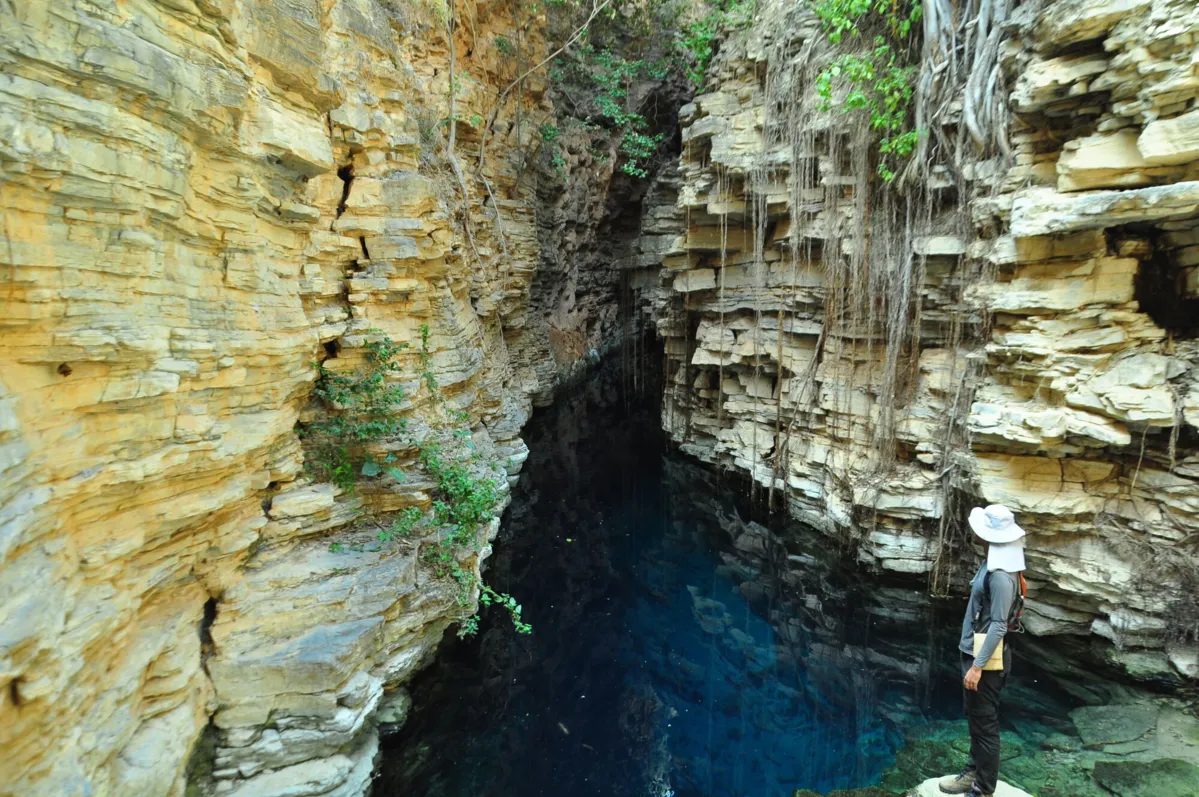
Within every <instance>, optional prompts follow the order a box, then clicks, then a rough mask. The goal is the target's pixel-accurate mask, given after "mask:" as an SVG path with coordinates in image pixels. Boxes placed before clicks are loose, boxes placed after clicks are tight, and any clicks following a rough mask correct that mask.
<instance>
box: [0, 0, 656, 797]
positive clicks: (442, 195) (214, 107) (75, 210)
mask: <svg viewBox="0 0 1199 797" xmlns="http://www.w3.org/2000/svg"><path fill="white" fill-rule="evenodd" d="M448 16H449V9H447V8H446V7H445V6H444V4H440V3H438V2H430V3H421V2H407V1H406V0H339V1H338V2H321V0H172V1H171V2H154V1H153V0H135V2H108V1H102V2H83V1H82V0H80V1H79V2H73V1H72V2H54V3H48V2H47V3H42V2H35V3H16V4H13V3H4V2H0V170H2V172H0V206H2V207H0V213H2V214H3V226H2V228H0V234H2V235H3V245H0V273H2V274H3V276H2V280H3V283H4V285H5V286H6V287H5V288H4V292H3V298H2V299H0V303H2V309H0V324H2V326H3V330H4V346H3V351H2V353H0V686H2V687H3V688H2V691H0V749H3V750H4V754H3V756H2V758H3V762H2V763H0V771H2V772H3V777H0V794H5V795H21V796H22V797H30V795H56V797H57V796H58V795H63V796H64V797H66V796H67V795H85V794H86V795H96V796H97V797H99V796H100V795H152V794H162V795H167V794H172V795H179V794H183V793H184V790H185V787H186V786H187V784H189V783H190V785H191V787H192V788H194V789H196V790H197V792H196V793H200V794H204V793H218V794H231V795H256V796H257V797H265V796H266V795H272V794H288V795H303V794H323V795H356V794H361V793H362V792H363V790H364V789H365V788H366V787H367V785H368V783H369V778H370V773H371V770H372V767H373V762H374V752H375V750H376V747H377V734H376V730H375V724H376V722H378V721H384V722H389V723H394V722H396V721H397V720H399V719H401V718H402V713H403V709H404V695H403V692H402V691H397V687H398V685H399V684H401V683H402V682H403V681H404V680H405V679H406V678H407V677H408V676H409V675H411V674H412V673H413V672H414V671H415V670H416V669H417V668H419V667H420V666H422V664H424V663H425V662H427V661H428V659H429V658H430V655H431V652H432V651H433V649H434V646H435V645H436V643H437V641H438V639H439V638H440V637H441V635H442V633H443V631H444V630H445V629H446V628H447V626H449V625H450V624H451V623H452V622H454V621H455V620H457V619H458V618H460V617H462V616H463V615H464V614H469V612H470V611H471V609H472V608H473V602H474V596H473V595H472V596H468V599H467V600H466V602H465V605H464V604H463V602H462V600H461V599H460V598H461V596H460V594H459V591H458V590H457V588H456V586H455V584H453V583H452V582H450V581H448V580H447V579H445V578H438V577H437V575H436V574H435V573H434V572H433V571H431V570H430V569H429V568H428V567H427V566H426V565H424V564H422V559H421V557H420V555H419V554H420V546H421V543H420V541H416V542H405V541H399V542H397V543H393V544H390V545H385V546H380V545H378V544H377V543H376V542H375V538H376V536H377V533H378V530H379V528H381V527H384V526H386V524H387V522H388V521H387V519H386V517H387V513H389V512H392V511H395V510H399V509H403V508H404V507H408V506H418V507H422V508H424V507H428V505H429V503H430V500H431V488H432V487H433V485H432V483H431V482H430V481H429V480H428V479H426V478H423V477H420V476H419V473H420V468H419V467H416V466H415V465H413V460H414V459H415V457H416V452H415V449H414V448H413V446H412V444H411V440H409V441H408V443H406V444H398V443H397V444H395V445H392V446H391V447H390V451H391V455H392V456H393V457H398V459H397V464H398V465H399V466H400V467H401V468H403V469H405V470H407V471H408V472H409V473H410V474H417V475H414V476H413V477H412V478H409V479H408V480H407V481H406V482H405V483H403V484H396V483H395V482H394V480H392V479H389V478H388V477H385V476H384V477H376V478H366V477H360V478H359V479H358V485H357V488H356V489H354V490H349V489H342V488H339V487H337V486H335V485H334V484H331V483H328V482H321V481H319V480H318V479H316V478H315V477H314V475H313V473H312V472H311V469H307V470H306V469H305V456H304V448H303V444H302V442H301V440H300V437H299V436H298V434H297V423H298V422H300V423H301V425H302V423H303V422H306V421H312V420H313V419H315V418H318V417H320V415H321V414H322V413H323V412H325V411H326V408H324V407H323V406H322V405H321V404H320V403H318V402H315V401H314V400H312V399H311V393H312V389H313V383H314V380H315V379H316V377H317V370H316V369H315V368H314V362H316V361H323V363H324V366H325V368H326V369H328V370H329V371H332V372H334V373H342V374H350V373H353V372H355V371H356V370H357V369H359V368H360V367H361V366H362V364H363V361H364V358H363V352H364V344H366V343H367V342H369V341H378V340H381V339H382V338H384V337H388V338H390V339H392V340H394V341H397V342H403V343H408V344H411V347H410V348H409V349H408V350H407V351H406V352H402V353H401V354H400V357H399V359H398V364H399V365H400V372H399V374H398V379H399V381H400V382H401V383H402V385H403V386H404V387H405V388H406V391H407V394H408V396H409V397H410V398H409V399H407V400H406V401H405V403H404V404H403V406H402V407H401V408H400V409H401V411H402V412H403V414H404V415H405V416H407V417H408V419H409V421H410V423H409V428H410V429H414V430H421V429H427V427H428V425H429V423H432V422H434V421H435V419H436V418H437V417H444V415H445V414H446V413H450V414H454V415H455V416H456V417H457V418H459V419H465V420H460V422H461V423H462V424H463V425H464V426H465V427H466V428H468V429H469V430H470V435H471V443H472V445H473V446H474V449H475V451H477V452H478V455H479V459H480V460H481V461H484V462H488V463H492V465H491V466H490V467H491V468H492V469H493V473H492V475H494V476H495V478H496V480H497V482H499V483H500V486H501V488H502V491H501V501H505V500H506V497H505V495H504V494H503V491H506V487H507V479H505V476H507V477H513V476H514V475H515V474H516V472H517V471H518V470H519V468H520V465H521V462H522V461H523V459H524V457H525V456H526V454H527V449H526V448H525V446H524V443H523V442H522V441H521V439H520V437H519V433H520V429H521V426H522V425H523V424H524V422H525V421H526V419H527V417H528V415H529V412H530V410H531V407H532V404H533V401H534V399H535V398H537V399H538V400H543V399H544V398H545V397H547V396H548V395H549V394H550V393H551V392H552V390H553V388H554V386H555V384H556V383H557V381H558V380H559V379H560V377H561V376H563V375H568V374H570V373H572V372H573V371H575V370H577V364H578V362H579V361H581V360H584V359H586V358H587V357H588V355H589V354H592V355H593V354H594V353H595V352H597V351H602V350H604V349H605V348H607V347H611V346H612V345H614V344H615V343H616V341H617V340H618V338H619V333H620V331H621V327H620V324H619V323H618V321H619V319H618V314H617V313H616V312H615V311H610V310H608V309H603V308H601V305H606V304H611V302H609V301H608V299H607V297H608V296H615V295H616V293H617V291H618V290H619V286H620V285H621V279H620V277H619V276H618V274H617V273H616V272H615V271H611V272H610V273H609V274H608V275H607V276H604V275H602V274H601V275H598V276H597V275H594V274H590V273H588V271H587V267H584V268H583V269H581V270H580V269H578V268H576V269H575V274H576V276H578V274H579V273H582V277H580V278H579V279H578V280H577V282H578V283H579V284H583V285H585V286H587V287H588V289H589V290H590V296H589V297H584V298H582V299H579V298H578V295H579V294H580V293H582V292H583V291H581V290H579V289H577V285H576V284H575V283H570V284H567V285H565V286H557V287H555V288H554V289H553V290H535V289H534V282H535V276H536V275H537V273H538V270H539V268H541V267H542V264H543V263H544V262H545V261H546V260H547V258H548V257H549V255H547V253H546V252H544V251H543V247H549V246H553V245H556V244H557V243H558V242H559V241H560V240H561V239H562V238H563V237H564V233H563V231H562V225H561V224H557V225H555V223H553V221H552V217H553V213H552V211H553V208H554V207H555V205H554V202H553V201H550V200H546V199H545V197H544V195H545V194H547V192H548V193H549V194H554V191H551V190H549V189H546V188H545V187H544V186H542V185H541V184H540V183H541V181H540V179H539V174H538V171H537V169H536V168H535V167H533V166H530V165H529V157H528V153H529V151H530V148H531V146H532V144H533V142H534V140H535V137H536V130H537V125H538V124H539V123H540V122H541V121H542V120H544V119H545V118H547V115H548V114H549V113H550V112H551V111H552V105H551V103H550V102H549V100H548V99H547V95H546V88H547V84H546V81H545V78H544V75H543V74H542V73H534V74H532V75H530V76H529V77H528V79H527V80H525V81H524V83H523V85H522V86H521V87H520V90H519V91H515V92H512V93H511V94H510V95H509V96H508V97H507V102H506V103H504V104H503V106H502V107H501V108H500V109H499V111H498V115H496V116H495V117H494V124H492V125H491V127H490V131H489V133H488V136H487V138H488V146H487V151H486V157H485V158H484V159H483V162H482V169H481V174H482V175H483V179H477V178H476V170H475V163H474V161H475V159H476V158H478V153H479V149H480V139H481V137H482V128H483V126H484V125H485V124H487V123H488V122H489V121H491V117H490V114H491V112H492V110H493V109H494V107H495V105H496V102H495V101H496V98H497V97H498V96H499V95H500V93H501V91H502V90H503V89H504V87H506V86H508V85H509V83H511V82H512V81H513V80H514V79H515V78H516V77H517V76H518V75H519V74H520V72H521V71H523V70H525V69H527V68H528V67H529V66H531V65H532V64H533V63H535V62H536V60H540V59H541V58H542V57H543V56H544V55H545V54H546V53H547V52H548V51H549V49H550V48H549V47H548V46H547V44H546V42H545V35H544V33H543V31H544V19H542V18H540V17H539V16H537V14H536V12H531V11H529V10H528V9H523V7H518V6H517V5H515V4H496V3H488V2H481V3H465V4H462V3H460V4H458V5H456V6H455V7H454V9H453V17H454V18H455V19H456V26H455V31H456V33H455V36H454V42H453V44H452V46H451V42H450V41H449V39H448V37H447V34H446V31H447V18H448ZM451 87H452V88H451ZM451 96H452V100H451ZM451 109H452V110H451ZM451 115H452V117H453V119H454V121H453V124H454V125H455V129H454V131H453V135H452V136H451V135H450V124H451V122H450V119H451ZM454 146H456V150H455V149H452V147H454ZM451 153H453V154H456V155H457V159H458V160H459V161H460V163H459V167H460V168H461V170H462V174H464V175H465V177H464V178H462V177H458V176H456V175H455V168H454V164H453V163H452V162H451V161H452V154H451ZM576 160H577V159H569V160H568V164H567V165H568V168H569V169H572V170H573V169H576V168H579V165H578V163H576ZM615 160H616V159H615V158H611V159H610V160H609V161H608V163H607V164H606V165H603V166H589V168H588V170H587V172H586V176H587V178H588V182H587V190H589V191H591V192H593V194H594V196H598V200H593V201H592V204H593V205H594V206H595V207H594V208H593V210H594V212H593V213H592V214H591V215H590V216H587V217H585V218H584V221H583V222H582V226H587V225H591V227H592V228H594V227H597V226H599V222H600V221H601V220H602V219H603V218H604V217H605V211H606V209H607V208H606V205H605V202H604V197H605V196H606V192H607V191H608V189H609V187H610V185H611V184H612V182H613V175H614V172H615ZM618 190H622V191H625V190H626V189H624V188H619V187H618ZM464 191H466V192H468V193H469V204H466V203H464V197H463V192H464ZM584 193H586V192H584ZM539 194H540V195H542V196H541V197H540V198H539ZM551 199H552V197H551ZM576 199H577V201H578V202H583V201H584V199H586V197H584V198H576ZM465 207H469V211H466V212H464V210H463V209H464V208H465ZM547 213H548V214H549V216H548V217H547ZM634 216H635V214H634ZM547 218H550V219H551V220H550V221H547ZM590 234H591V235H592V238H591V239H587V238H586V237H585V236H581V235H580V234H579V233H577V232H576V233H573V237H574V238H578V239H579V241H580V245H586V243H587V241H588V240H594V237H595V230H594V229H592V230H591V233H590ZM590 265H591V266H593V267H595V268H606V267H607V266H608V265H609V264H608V263H606V262H600V261H599V260H598V259H596V260H595V261H594V262H593V263H591V264H590ZM568 267H569V264H566V265H564V266H562V269H563V270H569V268H568ZM597 286H598V287H597ZM601 309H603V313H604V315H603V318H601V319H599V320H598V321H597V320H596V318H595V316H596V315H597V314H598V313H599V312H600V310H601ZM422 326H427V328H428V352H427V353H428V355H429V356H428V359H427V363H426V362H424V358H422V355H421V353H420V352H419V347H418V345H417V341H418V340H419V338H420V330H421V327H422ZM422 373H424V374H425V375H426V376H429V375H431V376H432V377H433V378H434V379H435V380H436V382H437V383H438V385H439V386H440V389H439V392H440V394H441V396H442V397H443V399H444V403H443V401H442V400H441V399H438V398H437V396H435V395H434V393H435V392H437V391H430V390H428V389H424V390H422V388H421V384H422V382H423V381H424V378H423V377H422ZM410 466H411V467H410ZM505 471H506V473H505ZM497 522H498V521H493V522H492V524H491V526H490V528H485V529H483V530H482V531H481V534H486V533H489V532H490V533H493V532H494V530H495V524H496V523H497ZM480 545H481V550H480V551H478V552H477V553H476V551H474V550H470V549H467V550H466V551H464V552H463V553H462V560H461V565H462V567H463V568H465V569H466V570H467V571H468V572H474V573H477V572H478V566H479V562H480V560H481V559H482V558H483V557H485V556H486V555H487V552H488V548H487V547H486V541H485V540H480ZM189 761H190V762H191V763H190V767H189Z"/></svg>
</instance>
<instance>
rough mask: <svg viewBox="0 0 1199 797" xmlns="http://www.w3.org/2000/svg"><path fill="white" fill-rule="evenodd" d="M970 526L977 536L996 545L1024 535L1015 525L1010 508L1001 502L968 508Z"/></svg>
mask: <svg viewBox="0 0 1199 797" xmlns="http://www.w3.org/2000/svg"><path fill="white" fill-rule="evenodd" d="M970 528H972V529H974V533H975V534H977V535H978V536H979V537H982V538H983V539H984V540H986V541H987V542H993V543H995V544H997V545H1003V544H1004V543H1009V542H1015V541H1016V540H1018V539H1020V538H1021V537H1023V536H1024V529H1022V528H1020V527H1019V526H1017V525H1016V517H1015V515H1013V514H1012V510H1010V509H1008V508H1007V507H1006V506H1004V505H1003V504H991V505H990V506H989V507H987V508H986V509H983V508H982V507H981V506H976V507H974V509H972V510H970Z"/></svg>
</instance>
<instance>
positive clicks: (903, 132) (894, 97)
mask: <svg viewBox="0 0 1199 797" xmlns="http://www.w3.org/2000/svg"><path fill="white" fill-rule="evenodd" d="M811 7H812V10H813V11H814V12H815V14H816V16H818V17H819V18H820V20H821V22H822V24H823V26H824V30H825V33H826V34H827V35H828V39H829V42H830V43H832V44H840V43H841V42H842V41H843V40H844V39H845V38H846V36H849V37H851V38H853V37H857V36H859V35H861V33H862V31H864V30H874V31H877V32H876V33H875V36H874V46H873V48H872V49H870V50H867V51H865V52H860V53H843V54H841V55H839V56H837V58H835V59H833V61H832V63H830V64H829V65H828V66H827V67H825V68H824V69H822V70H821V71H820V73H819V74H818V75H817V76H816V91H817V93H818V94H819V95H820V97H821V100H822V110H826V111H827V110H829V109H830V108H832V106H833V95H834V93H835V91H836V89H837V88H838V87H839V86H843V87H844V88H845V99H844V102H843V103H841V109H842V111H843V112H845V113H852V112H855V111H862V112H864V113H866V114H868V117H869V124H870V128H871V129H872V130H874V131H875V132H876V133H877V134H878V135H879V144H878V152H879V158H878V173H879V175H880V176H881V177H882V178H883V179H884V180H886V181H887V182H890V181H891V180H893V179H895V175H896V174H897V169H898V167H899V165H900V164H901V163H902V162H903V161H904V160H906V159H907V158H908V157H909V156H910V155H911V154H912V152H913V150H915V148H916V144H917V142H918V141H919V136H920V133H919V131H917V130H913V129H911V125H910V122H909V119H910V117H911V105H912V94H913V92H914V91H915V82H916V77H917V69H916V67H915V66H914V65H912V64H911V63H909V62H910V61H911V60H912V58H913V54H914V47H915V44H914V42H913V41H912V38H913V36H912V31H913V30H914V28H915V26H916V23H918V22H919V21H920V18H921V15H922V14H923V6H922V5H921V3H920V0H907V2H904V3H900V2H898V0H818V2H815V3H814V4H813V5H812V6H811Z"/></svg>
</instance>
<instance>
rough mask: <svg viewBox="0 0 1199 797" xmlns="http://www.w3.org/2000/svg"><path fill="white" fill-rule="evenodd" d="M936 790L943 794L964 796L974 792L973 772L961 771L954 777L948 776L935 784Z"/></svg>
mask: <svg viewBox="0 0 1199 797" xmlns="http://www.w3.org/2000/svg"><path fill="white" fill-rule="evenodd" d="M937 786H938V788H940V789H941V791H942V792H944V793H945V794H966V793H967V792H973V791H974V770H973V769H963V770H962V771H961V772H959V773H958V774H956V775H949V776H947V777H944V778H941V780H940V781H938V782H937Z"/></svg>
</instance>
